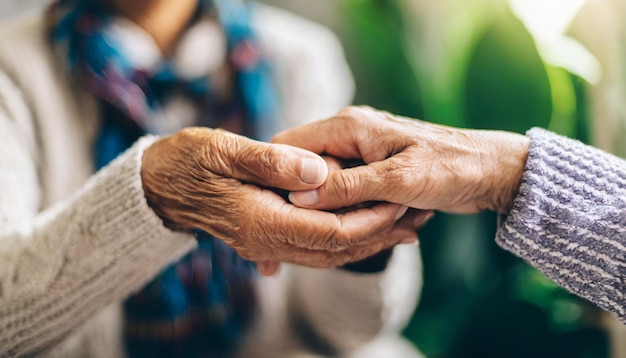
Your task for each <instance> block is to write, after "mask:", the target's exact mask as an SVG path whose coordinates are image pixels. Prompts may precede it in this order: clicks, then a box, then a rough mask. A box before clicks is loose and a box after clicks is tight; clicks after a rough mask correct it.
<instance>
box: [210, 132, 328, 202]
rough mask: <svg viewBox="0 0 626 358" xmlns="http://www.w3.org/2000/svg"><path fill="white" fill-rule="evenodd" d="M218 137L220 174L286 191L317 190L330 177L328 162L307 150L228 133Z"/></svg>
mask: <svg viewBox="0 0 626 358" xmlns="http://www.w3.org/2000/svg"><path fill="white" fill-rule="evenodd" d="M215 135H216V136H219V137H218V138H217V139H216V140H214V143H213V148H216V150H217V151H218V153H219V158H218V159H219V160H217V161H216V162H217V163H216V164H217V165H216V166H217V170H218V174H221V175H224V176H228V177H232V178H235V179H239V180H242V181H247V182H253V183H255V184H259V185H263V186H269V187H275V188H280V189H285V190H308V189H313V188H316V187H318V186H319V185H321V184H322V183H323V182H324V180H326V177H327V176H328V167H327V165H326V162H325V161H324V159H322V158H321V157H320V156H319V155H317V154H315V153H312V152H309V151H306V150H304V149H300V148H296V147H292V146H288V145H284V144H269V143H263V142H258V141H254V140H251V139H248V138H246V137H243V136H239V135H236V134H233V133H229V132H225V131H215ZM210 155H211V153H209V156H210Z"/></svg>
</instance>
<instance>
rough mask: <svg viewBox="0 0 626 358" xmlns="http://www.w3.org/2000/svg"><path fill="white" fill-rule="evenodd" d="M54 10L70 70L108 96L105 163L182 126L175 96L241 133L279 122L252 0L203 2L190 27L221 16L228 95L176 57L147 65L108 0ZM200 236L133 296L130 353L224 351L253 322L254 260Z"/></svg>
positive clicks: (128, 318)
mask: <svg viewBox="0 0 626 358" xmlns="http://www.w3.org/2000/svg"><path fill="white" fill-rule="evenodd" d="M49 16H50V17H51V18H52V19H53V20H56V24H55V25H53V27H52V29H51V39H52V44H53V46H54V47H55V48H57V50H58V53H60V54H61V55H62V60H63V59H64V60H65V61H66V62H67V67H68V70H69V71H68V73H69V74H71V75H72V76H75V77H76V78H77V79H78V80H79V81H80V82H81V84H82V85H83V86H85V88H86V89H88V90H89V91H91V92H92V93H93V94H94V95H95V96H97V97H98V98H99V99H100V100H101V106H102V107H103V110H102V111H101V118H100V119H101V123H102V124H101V128H100V131H99V134H98V139H97V140H96V143H95V150H94V153H95V163H96V167H97V168H98V169H99V168H101V167H103V166H104V165H106V164H108V163H109V162H110V161H111V160H113V159H114V158H115V157H117V156H118V155H119V154H121V153H122V152H123V151H124V150H126V149H128V147H130V146H131V145H132V143H133V142H135V141H136V140H137V139H138V138H139V137H140V136H141V135H144V134H146V132H148V133H152V134H161V135H165V134H172V133H171V132H168V130H171V131H177V130H180V129H182V128H176V126H175V123H176V122H177V121H176V120H175V119H172V118H168V115H167V114H168V113H167V112H165V111H164V108H165V107H166V106H167V103H168V102H169V98H171V97H172V96H174V95H183V96H185V97H186V98H187V99H188V100H189V101H188V102H189V103H191V104H192V105H194V106H195V107H197V110H196V113H198V118H197V119H196V121H195V123H193V124H194V125H212V126H214V127H215V126H217V125H219V124H221V122H235V123H241V124H242V125H241V126H240V127H241V128H245V129H247V131H246V133H240V134H244V135H248V136H250V137H255V136H256V133H257V132H258V131H257V129H258V128H259V127H260V126H263V127H264V129H267V128H269V129H270V131H269V132H271V131H272V130H273V128H275V123H274V121H275V118H276V116H275V115H274V113H275V100H274V98H275V89H274V87H273V84H272V77H271V71H270V69H269V66H268V64H267V61H266V60H265V59H263V58H262V57H261V52H260V50H259V48H258V43H257V40H256V38H255V36H254V32H253V31H252V29H251V27H250V22H249V18H250V16H249V3H247V2H241V3H240V2H231V1H216V2H215V3H213V1H209V0H203V1H199V2H198V7H197V9H196V12H195V16H194V17H193V19H192V24H190V27H192V28H193V27H194V26H198V23H199V22H201V20H203V19H204V17H208V16H213V17H215V18H216V22H217V20H219V21H221V23H220V24H219V25H220V27H221V28H222V29H223V30H224V31H225V37H226V39H227V43H226V47H227V52H226V56H225V58H224V59H225V64H224V65H225V67H224V70H222V71H229V72H230V73H229V78H230V79H231V81H230V82H231V83H230V84H229V85H228V86H227V87H228V88H229V91H227V92H226V91H224V92H219V91H217V89H216V86H215V85H214V84H212V83H211V75H212V74H211V73H201V72H200V73H198V74H197V76H195V77H189V76H185V75H184V73H180V71H177V69H176V65H175V64H173V63H171V60H170V59H169V58H163V57H161V58H160V59H158V60H157V61H156V63H157V64H156V65H154V66H152V68H145V66H143V64H144V63H143V62H141V61H136V60H135V58H134V57H133V55H132V52H131V51H130V50H128V48H127V46H124V42H123V40H122V39H121V37H123V36H124V35H125V33H124V32H123V31H111V27H113V26H114V24H115V23H116V21H115V19H116V16H115V14H113V13H111V12H110V11H109V9H108V8H107V6H106V4H104V3H103V1H101V0H71V1H70V0H64V1H61V2H60V3H57V4H54V5H53V6H52V7H51V9H50V14H49ZM136 31H141V30H140V29H136ZM192 31H193V30H192ZM146 35H147V34H146ZM148 36H149V35H147V36H145V38H147V37H148ZM137 41H140V40H137ZM206 41H211V39H210V38H207V39H206ZM134 45H135V46H142V47H145V46H149V44H143V45H142V44H139V43H135V44H134ZM186 56H187V57H192V56H197V54H196V51H193V52H191V51H189V52H188V53H187V54H186ZM255 91H256V93H255ZM109 107H113V108H109ZM163 122H167V123H163ZM196 236H197V238H198V239H199V245H198V248H197V249H196V250H195V251H194V252H193V253H192V254H189V255H187V256H185V257H184V258H183V259H182V260H181V261H179V262H177V263H176V264H174V265H171V266H169V267H167V268H166V269H165V271H164V272H163V273H161V274H160V275H159V276H158V277H156V278H155V279H154V280H153V281H151V282H150V283H149V284H148V285H147V286H146V288H144V289H143V290H141V291H140V292H138V293H137V294H135V295H133V296H131V297H129V298H128V299H127V300H126V302H125V304H124V311H125V322H126V323H125V330H124V332H125V336H124V338H125V343H126V347H127V351H128V353H129V354H130V355H132V356H141V357H158V356H165V357H171V356H185V357H194V356H198V357H213V356H215V357H221V356H227V355H228V352H229V351H230V350H232V349H233V348H234V347H235V346H236V345H237V342H238V340H239V339H240V338H241V337H242V336H243V334H244V332H245V330H246V329H247V328H249V326H250V325H251V324H252V321H253V319H254V316H255V308H256V307H257V304H256V299H255V297H256V295H255V292H254V288H253V287H254V283H255V282H254V281H255V279H256V276H257V274H256V272H255V270H254V264H253V263H252V262H249V261H247V260H244V259H243V258H241V257H240V256H239V255H237V253H236V252H235V251H234V250H233V249H231V248H229V247H228V246H226V245H225V244H223V243H222V242H221V241H219V240H217V239H215V238H213V237H211V235H209V234H207V233H206V232H203V231H200V230H198V231H197V232H196Z"/></svg>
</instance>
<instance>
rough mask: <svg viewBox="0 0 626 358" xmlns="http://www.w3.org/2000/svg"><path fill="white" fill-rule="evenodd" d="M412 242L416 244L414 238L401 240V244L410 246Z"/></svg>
mask: <svg viewBox="0 0 626 358" xmlns="http://www.w3.org/2000/svg"><path fill="white" fill-rule="evenodd" d="M414 242H417V238H416V237H407V238H406V239H404V240H402V243H403V244H412V243H414Z"/></svg>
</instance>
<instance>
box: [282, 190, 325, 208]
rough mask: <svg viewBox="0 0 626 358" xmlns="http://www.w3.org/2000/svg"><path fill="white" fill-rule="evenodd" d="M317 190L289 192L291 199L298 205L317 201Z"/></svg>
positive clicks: (313, 203)
mask: <svg viewBox="0 0 626 358" xmlns="http://www.w3.org/2000/svg"><path fill="white" fill-rule="evenodd" d="M318 198H319V195H318V193H317V190H308V191H298V192H291V193H289V201H290V202H291V203H292V204H294V205H296V206H311V205H315V204H316V203H317V200H318Z"/></svg>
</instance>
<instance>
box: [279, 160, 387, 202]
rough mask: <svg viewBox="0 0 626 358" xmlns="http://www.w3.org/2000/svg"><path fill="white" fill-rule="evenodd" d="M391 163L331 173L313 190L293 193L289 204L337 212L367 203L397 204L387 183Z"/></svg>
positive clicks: (290, 195)
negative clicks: (388, 167)
mask: <svg viewBox="0 0 626 358" xmlns="http://www.w3.org/2000/svg"><path fill="white" fill-rule="evenodd" d="M387 166H388V161H387V160H386V161H382V162H374V163H371V164H368V165H362V166H358V167H354V168H349V169H344V170H340V171H337V172H333V173H330V174H329V175H328V178H327V179H326V181H325V182H324V184H323V185H322V186H320V187H319V188H317V189H314V190H307V191H300V192H296V191H294V192H291V193H289V201H290V202H291V203H293V204H294V205H295V206H298V207H302V208H312V209H324V210H334V209H338V208H342V207H346V206H351V205H354V204H357V203H362V202H366V201H371V200H374V201H391V202H393V201H396V198H395V197H393V196H392V195H390V194H391V193H393V192H394V188H392V187H390V184H389V183H387V182H386V178H387V176H386V175H385V174H382V173H386V172H388V171H389V170H388V169H387V168H386V167H387Z"/></svg>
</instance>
